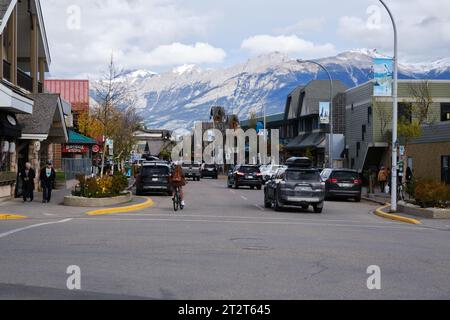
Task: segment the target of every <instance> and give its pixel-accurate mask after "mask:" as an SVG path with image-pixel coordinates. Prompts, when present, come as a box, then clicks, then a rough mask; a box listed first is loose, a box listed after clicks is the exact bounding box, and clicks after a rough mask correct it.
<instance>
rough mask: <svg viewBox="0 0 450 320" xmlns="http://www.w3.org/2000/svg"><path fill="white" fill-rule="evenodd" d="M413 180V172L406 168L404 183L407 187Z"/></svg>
mask: <svg viewBox="0 0 450 320" xmlns="http://www.w3.org/2000/svg"><path fill="white" fill-rule="evenodd" d="M412 180H413V172H412V170H411V168H410V167H408V168H406V183H407V184H408V185H409V184H410V183H411V182H412Z"/></svg>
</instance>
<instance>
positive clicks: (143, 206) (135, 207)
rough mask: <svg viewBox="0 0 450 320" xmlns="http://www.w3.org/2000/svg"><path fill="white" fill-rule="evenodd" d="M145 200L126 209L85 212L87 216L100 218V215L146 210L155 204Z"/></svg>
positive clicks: (150, 200) (148, 199)
mask: <svg viewBox="0 0 450 320" xmlns="http://www.w3.org/2000/svg"><path fill="white" fill-rule="evenodd" d="M143 199H147V201H145V202H144V203H139V204H135V205H132V206H128V207H118V208H107V209H99V210H94V211H89V212H86V214H87V215H89V216H100V215H106V214H113V213H126V212H132V211H139V210H143V209H146V208H149V207H151V206H153V205H154V204H155V203H154V202H153V200H152V199H150V198H143Z"/></svg>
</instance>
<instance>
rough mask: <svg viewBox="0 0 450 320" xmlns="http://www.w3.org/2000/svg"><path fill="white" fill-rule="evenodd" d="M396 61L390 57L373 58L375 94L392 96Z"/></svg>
mask: <svg viewBox="0 0 450 320" xmlns="http://www.w3.org/2000/svg"><path fill="white" fill-rule="evenodd" d="M393 66H394V63H393V60H392V59H390V58H374V59H373V77H374V85H373V95H374V96H375V97H392V87H393V70H394V68H393Z"/></svg>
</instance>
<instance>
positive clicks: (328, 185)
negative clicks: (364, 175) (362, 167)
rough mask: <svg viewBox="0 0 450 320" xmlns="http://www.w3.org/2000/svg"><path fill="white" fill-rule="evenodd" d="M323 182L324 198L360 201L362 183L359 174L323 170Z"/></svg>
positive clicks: (348, 171) (355, 172)
mask: <svg viewBox="0 0 450 320" xmlns="http://www.w3.org/2000/svg"><path fill="white" fill-rule="evenodd" d="M322 180H323V181H325V193H326V194H325V196H326V198H327V199H330V198H344V199H345V198H346V199H348V198H352V199H355V201H356V202H360V201H361V191H362V181H361V177H360V175H359V173H358V172H357V171H355V170H348V169H325V170H323V171H322Z"/></svg>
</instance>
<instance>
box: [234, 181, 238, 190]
mask: <svg viewBox="0 0 450 320" xmlns="http://www.w3.org/2000/svg"><path fill="white" fill-rule="evenodd" d="M234 188H235V189H239V184H238V183H237V181H235V182H234Z"/></svg>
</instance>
